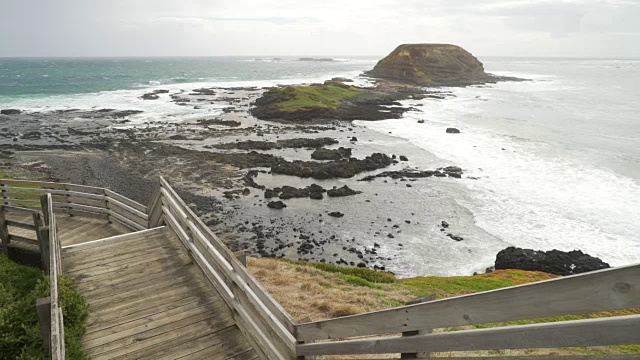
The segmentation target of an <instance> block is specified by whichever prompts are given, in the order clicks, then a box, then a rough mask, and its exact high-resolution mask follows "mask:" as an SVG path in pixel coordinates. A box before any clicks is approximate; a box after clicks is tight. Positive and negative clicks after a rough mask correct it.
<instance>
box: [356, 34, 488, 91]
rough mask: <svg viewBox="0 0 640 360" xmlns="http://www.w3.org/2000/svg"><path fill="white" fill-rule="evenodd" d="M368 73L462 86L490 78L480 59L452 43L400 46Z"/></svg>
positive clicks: (411, 82) (419, 82) (399, 79)
mask: <svg viewBox="0 0 640 360" xmlns="http://www.w3.org/2000/svg"><path fill="white" fill-rule="evenodd" d="M367 75H369V76H373V77H378V78H383V79H390V80H395V81H400V82H405V83H410V84H415V85H423V86H428V85H431V86H436V85H451V86H460V85H469V84H475V83H482V82H484V81H487V80H488V79H489V76H488V75H487V74H486V73H485V72H484V67H483V66H482V63H481V62H480V61H478V59H476V58H475V57H474V56H473V55H471V53H469V52H468V51H466V50H465V49H463V48H461V47H459V46H457V45H449V44H404V45H400V46H398V47H397V48H396V49H395V50H394V51H393V52H392V53H391V54H389V55H387V57H385V58H384V59H382V60H380V61H379V62H378V64H376V66H375V67H374V68H373V70H371V71H369V72H368V73H367Z"/></svg>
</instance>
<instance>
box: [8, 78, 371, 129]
mask: <svg viewBox="0 0 640 360" xmlns="http://www.w3.org/2000/svg"><path fill="white" fill-rule="evenodd" d="M359 74H360V71H350V72H341V73H334V74H327V75H326V76H322V77H314V78H304V77H300V78H291V79H276V80H257V81H255V80H251V81H237V80H233V78H228V79H225V80H216V81H202V82H194V83H171V84H163V83H162V82H161V81H159V80H151V81H149V84H150V85H151V86H143V85H140V87H139V88H138V89H137V90H115V91H102V92H98V93H88V94H71V95H53V96H46V97H38V98H25V99H17V100H14V101H12V103H11V107H16V108H20V109H24V110H30V111H51V110H65V109H83V110H87V109H102V108H111V109H119V110H142V111H143V113H141V114H139V115H134V116H132V117H131V118H130V119H131V124H132V125H136V124H141V123H143V122H147V121H159V120H163V121H178V120H188V119H190V118H198V117H202V116H207V115H212V116H215V115H219V114H220V113H221V110H222V108H224V107H226V106H228V104H226V103H224V102H220V103H218V104H215V103H214V104H211V105H209V104H207V105H200V104H199V106H200V107H201V108H202V109H198V110H196V109H193V107H191V106H177V105H176V104H175V103H173V102H171V98H170V97H169V95H168V94H161V95H160V98H159V99H158V100H142V99H141V98H140V96H141V95H142V94H143V93H145V92H150V91H153V90H159V89H167V90H170V91H171V93H174V92H179V91H181V90H185V91H190V90H192V89H196V88H203V87H206V88H209V87H211V88H233V87H257V88H267V87H272V86H277V85H290V84H305V83H321V82H324V81H325V80H327V79H330V78H332V77H346V78H349V79H353V80H354V82H353V83H350V84H353V85H356V86H373V84H372V83H371V81H369V80H368V79H366V78H362V77H359V76H358V75H359ZM213 101H214V102H215V99H213Z"/></svg>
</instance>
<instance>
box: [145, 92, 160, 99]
mask: <svg viewBox="0 0 640 360" xmlns="http://www.w3.org/2000/svg"><path fill="white" fill-rule="evenodd" d="M141 98H142V100H158V99H159V98H160V97H159V96H158V95H156V94H154V93H147V94H144V95H142V96H141Z"/></svg>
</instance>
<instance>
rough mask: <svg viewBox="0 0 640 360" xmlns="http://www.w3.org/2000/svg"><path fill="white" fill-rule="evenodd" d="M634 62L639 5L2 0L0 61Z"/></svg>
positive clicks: (575, 0) (609, 1)
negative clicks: (450, 51)
mask: <svg viewBox="0 0 640 360" xmlns="http://www.w3.org/2000/svg"><path fill="white" fill-rule="evenodd" d="M427 42H438V43H453V44H457V45H461V46H463V47H464V48H466V49H467V50H469V51H471V52H472V53H473V54H475V55H478V56H492V55H506V56H562V57H640V0H567V1H560V0H552V1H547V0H486V1H485V0H320V1H316V0H313V1H312V0H265V1H258V0H175V1H172V0H0V56H216V55H259V56H267V55H273V56H278V55H279V56H284V55H308V56H311V55H341V56H357V55H375V56H379V55H385V54H387V53H388V52H390V51H391V50H393V48H395V47H396V46H397V45H399V44H401V43H427Z"/></svg>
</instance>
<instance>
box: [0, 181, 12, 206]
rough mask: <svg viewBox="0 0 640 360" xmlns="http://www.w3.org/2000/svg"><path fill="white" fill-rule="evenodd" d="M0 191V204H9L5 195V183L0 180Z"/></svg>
mask: <svg viewBox="0 0 640 360" xmlns="http://www.w3.org/2000/svg"><path fill="white" fill-rule="evenodd" d="M0 189H1V190H0V191H1V192H2V204H0V205H11V204H10V203H9V198H8V196H7V194H6V193H7V184H5V183H3V182H0Z"/></svg>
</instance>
